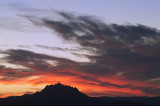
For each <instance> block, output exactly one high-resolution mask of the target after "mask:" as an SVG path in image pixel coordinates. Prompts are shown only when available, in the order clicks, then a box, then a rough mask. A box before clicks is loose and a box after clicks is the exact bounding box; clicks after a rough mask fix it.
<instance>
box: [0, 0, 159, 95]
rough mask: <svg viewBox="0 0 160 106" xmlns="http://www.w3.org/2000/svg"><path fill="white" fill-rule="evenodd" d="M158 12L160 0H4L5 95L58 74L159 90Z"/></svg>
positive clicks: (125, 89) (114, 87)
mask: <svg viewBox="0 0 160 106" xmlns="http://www.w3.org/2000/svg"><path fill="white" fill-rule="evenodd" d="M159 11H160V1H159V0H119V1H117V0H81V1H80V0H79V1H78V0H66V1H65V0H54V1H53V0H23V1H22V0H1V1H0V13H1V15H0V97H7V96H12V95H22V94H24V93H33V92H35V91H37V90H40V89H42V88H43V87H44V86H45V85H46V84H54V83H56V82H59V81H60V82H62V83H63V84H68V85H71V86H76V87H77V88H79V89H80V91H82V92H84V93H87V94H88V95H90V96H146V95H147V96H160V83H159V81H160V66H159V64H160V30H159V29H160V23H159V19H160V13H159ZM93 88H94V89H93Z"/></svg>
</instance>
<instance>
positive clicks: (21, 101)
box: [0, 83, 160, 106]
mask: <svg viewBox="0 0 160 106" xmlns="http://www.w3.org/2000/svg"><path fill="white" fill-rule="evenodd" d="M0 106H160V105H158V104H155V103H154V105H152V103H148V102H146V103H145V102H139V101H131V100H120V99H113V98H107V97H101V98H93V97H88V96H87V95H85V94H83V93H81V92H80V91H79V90H78V89H77V88H73V87H70V86H66V85H62V84H60V83H57V84H55V85H49V86H46V87H45V88H44V89H43V90H42V91H40V92H36V93H34V94H32V95H28V94H25V95H23V96H15V97H8V98H4V99H0Z"/></svg>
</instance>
